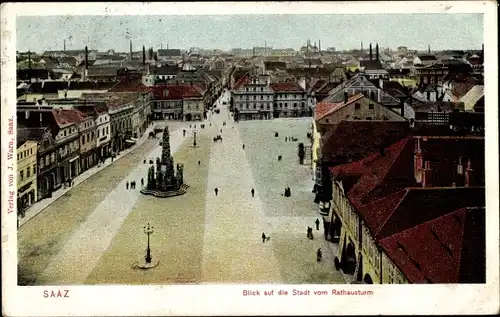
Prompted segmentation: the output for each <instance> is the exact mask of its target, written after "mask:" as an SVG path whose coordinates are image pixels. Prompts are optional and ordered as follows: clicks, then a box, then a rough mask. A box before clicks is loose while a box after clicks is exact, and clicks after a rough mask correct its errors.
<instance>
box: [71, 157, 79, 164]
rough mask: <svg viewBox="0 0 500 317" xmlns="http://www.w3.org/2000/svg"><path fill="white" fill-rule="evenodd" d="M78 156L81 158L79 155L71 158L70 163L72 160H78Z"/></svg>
mask: <svg viewBox="0 0 500 317" xmlns="http://www.w3.org/2000/svg"><path fill="white" fill-rule="evenodd" d="M78 158H79V156H75V157H74V158H72V159H70V160H69V162H70V163H71V162H74V161H76V160H78Z"/></svg>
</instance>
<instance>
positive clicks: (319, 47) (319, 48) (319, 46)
mask: <svg viewBox="0 0 500 317" xmlns="http://www.w3.org/2000/svg"><path fill="white" fill-rule="evenodd" d="M318 50H319V51H320V52H321V40H318Z"/></svg>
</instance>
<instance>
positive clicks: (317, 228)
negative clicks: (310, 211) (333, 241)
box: [315, 219, 319, 230]
mask: <svg viewBox="0 0 500 317" xmlns="http://www.w3.org/2000/svg"><path fill="white" fill-rule="evenodd" d="M315 224H316V230H319V219H316V221H315Z"/></svg>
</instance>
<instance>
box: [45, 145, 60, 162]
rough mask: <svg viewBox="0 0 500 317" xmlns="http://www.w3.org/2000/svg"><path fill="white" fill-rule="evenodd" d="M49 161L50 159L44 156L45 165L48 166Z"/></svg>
mask: <svg viewBox="0 0 500 317" xmlns="http://www.w3.org/2000/svg"><path fill="white" fill-rule="evenodd" d="M61 151H62V149H61ZM61 156H64V155H61ZM49 159H50V158H49V156H48V155H46V156H45V165H49V164H50V162H49Z"/></svg>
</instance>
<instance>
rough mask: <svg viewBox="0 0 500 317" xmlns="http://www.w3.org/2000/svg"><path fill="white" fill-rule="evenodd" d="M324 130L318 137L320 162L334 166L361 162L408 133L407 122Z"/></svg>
mask: <svg viewBox="0 0 500 317" xmlns="http://www.w3.org/2000/svg"><path fill="white" fill-rule="evenodd" d="M327 127H328V129H326V128H325V131H324V133H322V136H321V160H322V161H323V162H326V163H328V164H335V165H338V164H344V163H348V162H353V161H358V160H361V159H363V158H365V157H367V156H368V155H370V154H372V153H375V152H378V151H379V149H380V147H386V146H387V145H389V144H393V143H395V142H397V141H399V140H401V139H403V138H404V137H405V136H407V135H409V133H410V126H409V125H408V123H407V122H393V121H373V120H372V121H341V122H340V123H339V124H337V125H335V126H327ZM319 128H320V129H322V127H321V126H320V127H319Z"/></svg>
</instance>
